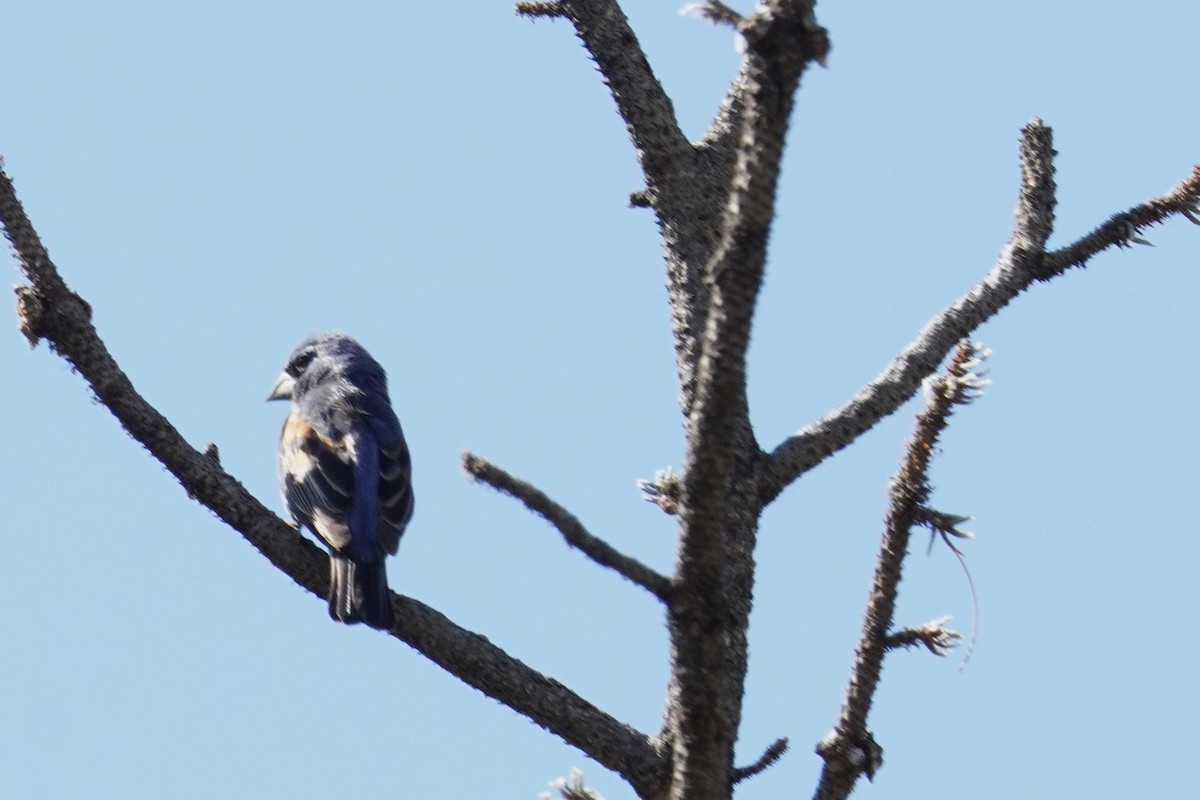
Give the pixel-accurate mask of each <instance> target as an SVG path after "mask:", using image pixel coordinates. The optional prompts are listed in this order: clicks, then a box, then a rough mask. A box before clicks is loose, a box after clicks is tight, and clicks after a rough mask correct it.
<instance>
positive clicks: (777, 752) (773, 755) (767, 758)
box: [733, 736, 788, 783]
mask: <svg viewBox="0 0 1200 800" xmlns="http://www.w3.org/2000/svg"><path fill="white" fill-rule="evenodd" d="M787 749H788V740H787V737H786V736H784V737H781V738H779V739H776V740H775V741H774V742H772V743H771V746H770V747H768V748H767V749H766V750H764V751H763V754H762V755H761V756H759V757H758V761H755V762H754V763H753V764H751V765H750V766H748V767H739V768H738V769H736V770H734V771H733V782H734V783H741V782H742V781H744V780H746V779H747V778H752V777H754V776H755V775H757V774H758V773H760V772H762V771H763V770H765V769H767V768H768V767H770V766H771V765H773V764H774V763H775V762H776V761H778V760H779V759H781V758H783V754H784V753H786V752H787Z"/></svg>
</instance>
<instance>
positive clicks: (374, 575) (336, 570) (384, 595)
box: [329, 554, 393, 630]
mask: <svg viewBox="0 0 1200 800" xmlns="http://www.w3.org/2000/svg"><path fill="white" fill-rule="evenodd" d="M329 616H330V617H332V618H333V619H335V620H337V621H338V622H342V623H345V624H347V625H353V624H354V623H356V622H365V623H366V624H368V625H370V626H371V627H372V628H379V629H380V630H387V629H388V628H391V627H392V621H393V619H392V600H391V597H390V596H389V594H388V585H387V570H386V569H385V568H384V565H383V561H382V560H380V561H378V562H376V563H374V564H359V563H356V562H354V561H351V560H350V559H348V558H346V557H345V556H340V555H336V554H334V555H331V556H330V559H329Z"/></svg>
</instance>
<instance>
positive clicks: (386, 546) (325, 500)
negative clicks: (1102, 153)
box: [267, 331, 413, 630]
mask: <svg viewBox="0 0 1200 800" xmlns="http://www.w3.org/2000/svg"><path fill="white" fill-rule="evenodd" d="M267 400H290V401H291V411H290V412H289V413H288V416H287V419H286V421H285V422H284V423H283V430H282V431H281V432H280V435H279V464H278V469H279V488H280V492H281V493H282V494H283V501H284V504H285V505H286V506H287V509H288V513H290V514H291V516H292V519H293V520H294V521H295V522H296V523H297V526H298V527H299V526H302V527H305V528H308V529H309V530H310V531H312V532H313V533H314V534H316V536H317V538H319V539H320V540H321V541H322V542H324V544H325V546H326V547H328V548H329V616H330V617H332V618H333V619H334V620H336V621H338V622H342V623H345V624H347V625H352V624H354V623H357V622H364V623H366V624H367V625H369V626H371V627H373V628H378V629H382V630H387V629H390V628H391V627H392V625H393V623H394V620H393V613H392V603H391V599H390V596H389V594H388V585H387V571H386V568H385V566H384V560H385V559H386V558H387V557H388V556H389V555H393V554H395V552H396V550H397V549H398V548H399V546H400V537H401V535H402V534H403V533H404V529H405V528H406V527H407V526H408V522H409V520H410V519H412V513H413V489H412V460H411V457H410V455H409V451H408V445H407V443H406V442H405V440H404V431H403V430H402V429H401V427H400V420H399V419H398V418H397V417H396V412H395V411H393V410H392V403H391V400H390V399H389V397H388V385H387V374H386V373H385V372H384V369H383V367H382V366H380V364H379V362H378V361H376V360H375V359H374V358H373V357H372V356H371V354H370V353H368V352H367V350H366V348H364V347H363V346H362V345H361V344H359V343H358V342H357V341H355V340H354V339H352V338H351V337H350V336H347V335H346V334H344V333H340V332H336V331H335V332H329V333H322V334H318V335H316V336H312V337H310V338H308V339H305V340H304V341H303V342H301V343H300V344H299V345H297V346H296V348H295V349H294V350H293V351H292V352H291V354H290V355H289V356H288V359H287V364H286V366H285V367H284V369H283V372H282V373H280V375H279V379H278V380H277V381H276V382H275V385H274V386H273V387H272V388H271V392H270V394H268V395H267Z"/></svg>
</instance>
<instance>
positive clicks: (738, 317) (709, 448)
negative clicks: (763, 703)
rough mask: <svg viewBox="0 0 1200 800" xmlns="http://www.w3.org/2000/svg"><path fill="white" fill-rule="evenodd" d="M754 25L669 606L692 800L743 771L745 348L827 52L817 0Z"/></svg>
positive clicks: (714, 268)
mask: <svg viewBox="0 0 1200 800" xmlns="http://www.w3.org/2000/svg"><path fill="white" fill-rule="evenodd" d="M743 29H744V31H745V35H746V38H747V53H746V59H745V62H744V65H745V73H744V74H745V76H746V81H747V86H748V91H747V95H746V97H747V100H746V107H745V112H744V114H743V117H742V131H741V139H740V142H739V147H738V159H737V163H736V166H735V168H734V175H733V182H732V185H731V188H730V193H729V197H728V200H727V201H726V206H725V215H724V220H723V223H722V225H721V239H720V242H719V244H718V246H717V249H716V250H715V251H714V253H713V255H712V257H711V258H710V259H709V261H708V263H707V265H706V266H705V268H704V284H705V286H706V287H707V289H708V297H709V302H708V307H707V313H706V314H705V318H704V329H703V336H702V339H701V351H700V361H699V369H698V372H697V380H696V389H695V395H694V401H693V403H692V405H691V407H690V411H689V424H688V442H687V453H686V456H685V462H684V474H683V479H682V480H683V493H682V502H681V504H680V508H679V517H680V525H681V528H680V534H679V548H678V552H677V558H676V576H675V587H676V590H675V593H674V595H673V597H672V603H671V604H670V606H669V609H668V628H669V630H670V633H671V648H672V657H673V665H674V670H673V674H672V687H671V695H672V697H671V701H672V708H671V711H672V720H673V725H672V733H673V745H674V748H675V759H674V765H675V769H674V780H673V783H672V797H673V798H688V800H705V798H720V797H727V796H728V793H729V786H728V783H727V782H728V780H729V777H730V776H731V775H732V773H733V743H734V741H735V739H736V735H737V728H738V725H739V723H740V719H741V711H740V709H741V696H742V691H743V681H744V678H745V671H744V665H745V659H746V640H745V635H746V625H747V623H748V618H749V611H750V607H751V602H752V597H751V594H752V586H753V557H752V552H753V546H754V534H755V531H756V528H757V516H758V508H757V506H756V505H755V503H754V500H753V498H752V497H751V496H750V495H748V494H747V492H746V488H747V485H748V484H753V482H754V478H753V471H754V470H755V468H756V467H755V465H756V462H757V459H758V457H759V455H760V451H759V448H758V445H757V443H756V442H755V440H754V436H753V432H752V431H751V428H750V424H749V418H748V411H747V402H746V371H745V356H746V347H747V345H748V344H749V340H750V323H751V319H752V317H753V312H754V307H755V302H756V299H757V296H758V291H759V288H760V285H761V281H762V274H763V265H764V263H765V259H766V246H767V236H768V233H769V231H770V226H771V222H772V219H773V216H774V210H775V194H776V182H777V179H778V175H779V164H780V160H781V158H782V155H783V145H784V137H785V134H786V132H787V127H788V119H789V117H790V114H791V110H792V96H793V94H794V92H795V89H796V87H797V85H798V84H799V81H800V76H801V74H802V72H803V71H804V69H805V68H806V67H807V66H808V64H809V62H810V61H812V60H814V59H816V58H819V57H822V56H823V55H824V52H825V50H826V49H827V47H828V42H827V40H826V38H825V32H824V30H823V29H822V28H820V27H819V26H817V25H816V22H815V20H814V19H813V17H812V4H811V2H809V3H805V2H768V3H764V4H762V5H761V6H760V7H759V9H758V10H757V11H756V12H755V13H754V15H753V16H752V17H751V18H749V19H748V20H747V21H746V23H745V24H744V25H743ZM748 472H749V473H750V475H751V477H750V478H749V479H747V478H746V475H747V473H748ZM749 488H750V489H751V490H753V489H754V487H753V486H752V485H750V486H749ZM751 494H752V491H751Z"/></svg>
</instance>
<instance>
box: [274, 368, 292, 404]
mask: <svg viewBox="0 0 1200 800" xmlns="http://www.w3.org/2000/svg"><path fill="white" fill-rule="evenodd" d="M295 387H296V379H295V378H293V377H292V376H291V375H288V374H287V373H286V372H281V373H279V380H277V381H275V385H274V386H273V387H271V393H270V394H269V395H267V400H291V399H292V389H294V388H295Z"/></svg>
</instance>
